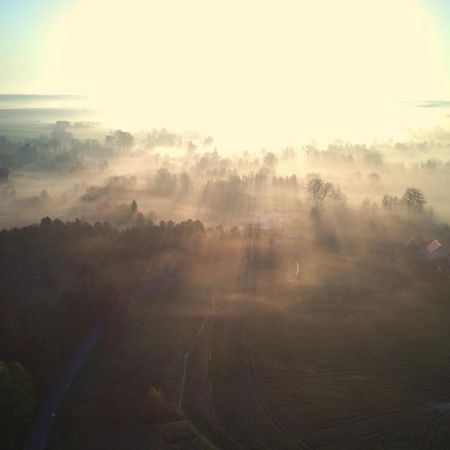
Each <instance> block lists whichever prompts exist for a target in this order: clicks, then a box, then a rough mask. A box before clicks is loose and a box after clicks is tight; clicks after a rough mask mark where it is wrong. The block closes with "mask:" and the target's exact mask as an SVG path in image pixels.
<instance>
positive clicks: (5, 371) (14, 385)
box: [0, 361, 36, 450]
mask: <svg viewBox="0 0 450 450" xmlns="http://www.w3.org/2000/svg"><path fill="white" fill-rule="evenodd" d="M35 409H36V397H35V393H34V388H33V384H32V382H31V378H30V376H29V375H28V373H27V372H26V371H25V369H24V368H23V366H22V365H21V364H19V363H11V364H6V363H5V362H3V361H0V448H2V449H4V450H13V449H15V448H17V444H18V442H19V440H20V439H21V438H22V437H23V435H24V434H25V433H26V431H27V428H28V427H29V426H30V425H31V422H32V420H33V415H34V412H35Z"/></svg>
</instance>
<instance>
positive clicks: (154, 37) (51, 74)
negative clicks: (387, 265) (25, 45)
mask: <svg viewBox="0 0 450 450" xmlns="http://www.w3.org/2000/svg"><path fill="white" fill-rule="evenodd" d="M60 23H61V25H60V26H58V27H57V29H55V30H54V32H53V39H52V41H51V42H49V44H48V48H47V57H46V61H47V64H45V67H46V69H45V71H46V73H45V76H43V77H42V79H46V80H47V82H48V83H49V84H50V85H51V86H52V87H53V89H55V86H56V87H58V88H59V89H61V90H62V91H67V90H69V91H73V90H77V91H81V92H82V93H84V94H89V95H91V96H92V97H93V98H94V99H95V100H96V102H97V104H98V105H99V108H100V109H101V110H102V111H103V112H104V115H105V120H106V121H107V122H108V123H109V124H111V126H119V125H120V126H121V127H128V128H130V129H132V130H138V129H140V128H149V127H153V126H168V127H175V128H179V127H181V128H183V129H186V128H190V129H197V130H202V131H205V132H210V133H214V134H215V135H216V136H217V137H219V138H222V140H223V141H228V142H229V143H230V144H232V142H233V139H235V138H236V137H237V138H238V139H239V142H240V143H241V144H244V145H246V144H248V145H252V144H259V142H256V141H255V136H256V135H258V140H259V141H260V142H261V143H262V142H264V143H265V144H266V145H277V144H280V141H282V142H283V143H289V142H291V143H298V142H299V141H301V140H302V139H306V138H311V137H313V136H314V137H316V138H319V139H328V138H333V137H344V138H349V139H357V140H363V139H368V138H370V137H373V136H378V137H382V136H384V135H388V134H390V135H392V133H393V132H396V131H398V129H400V128H401V127H403V126H410V125H414V123H411V122H414V121H415V117H413V115H412V113H405V110H404V108H403V109H401V108H400V109H401V114H400V109H399V108H398V106H393V105H394V103H395V102H396V101H402V100H421V99H428V98H437V97H438V96H439V95H441V96H442V92H443V90H444V89H443V80H442V79H441V78H440V77H441V74H442V73H443V71H442V68H441V59H442V58H441V55H440V53H439V45H438V44H437V42H436V37H435V36H434V32H433V30H432V27H431V26H430V24H429V22H428V18H427V16H426V14H425V13H424V12H423V10H422V8H421V6H420V3H418V2H416V1H413V0H399V1H395V2H392V1H387V0H381V1H360V0H343V1H340V2H335V1H326V0H321V1H315V2H311V1H293V0H292V1H291V0H284V1H281V2H272V1H246V2H242V1H228V2H218V1H207V0H195V1H189V2H186V1H164V2H163V1H142V0H130V1H128V2H107V1H103V0H101V1H96V2H88V1H81V2H78V3H77V5H76V6H75V7H74V9H73V10H72V11H70V12H69V13H68V15H67V17H64V18H63V20H61V21H60ZM400 117H401V118H400ZM235 140H236V139H235Z"/></svg>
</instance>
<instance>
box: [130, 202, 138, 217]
mask: <svg viewBox="0 0 450 450" xmlns="http://www.w3.org/2000/svg"><path fill="white" fill-rule="evenodd" d="M130 211H131V214H136V213H137V212H138V205H137V203H136V200H133V201H132V202H131V203H130Z"/></svg>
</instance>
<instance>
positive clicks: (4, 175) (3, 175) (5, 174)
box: [0, 167, 10, 182]
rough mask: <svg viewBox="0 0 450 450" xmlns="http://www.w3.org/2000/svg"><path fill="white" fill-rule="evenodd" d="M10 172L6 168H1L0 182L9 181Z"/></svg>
mask: <svg viewBox="0 0 450 450" xmlns="http://www.w3.org/2000/svg"><path fill="white" fill-rule="evenodd" d="M9 173H10V172H9V170H8V169H7V168H6V167H0V182H2V181H8V180H9Z"/></svg>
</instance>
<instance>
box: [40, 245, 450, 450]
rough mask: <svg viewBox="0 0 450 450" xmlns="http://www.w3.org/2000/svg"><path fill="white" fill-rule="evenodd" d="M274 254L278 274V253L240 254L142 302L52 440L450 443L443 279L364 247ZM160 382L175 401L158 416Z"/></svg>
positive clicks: (72, 398) (246, 445) (85, 377)
mask: <svg viewBox="0 0 450 450" xmlns="http://www.w3.org/2000/svg"><path fill="white" fill-rule="evenodd" d="M279 250H280V253H281V254H283V255H284V256H282V257H280V258H279V259H278V262H279V265H278V269H277V270H274V269H273V268H272V266H270V264H272V262H273V260H274V259H273V257H272V256H271V259H270V261H272V262H271V263H270V264H269V266H267V265H264V264H261V265H260V266H258V267H259V268H257V266H256V265H254V263H253V262H252V263H248V264H246V263H245V257H243V258H241V259H239V258H236V259H235V260H234V261H233V264H228V265H227V268H225V267H223V268H222V267H220V265H215V266H211V267H210V269H209V270H210V272H211V274H210V276H209V277H205V272H204V271H199V272H198V273H197V274H195V273H192V276H191V277H190V282H188V283H186V285H185V286H183V287H182V288H181V289H178V290H176V291H175V290H171V289H168V290H167V291H166V292H164V293H158V294H156V295H155V297H153V298H151V299H148V301H142V302H134V303H131V304H130V307H129V310H128V311H127V313H126V314H125V315H124V316H123V317H122V318H121V320H120V321H119V322H118V323H116V324H114V325H112V326H111V329H110V330H109V331H108V332H107V333H106V335H105V336H104V337H103V338H102V339H101V341H100V342H99V345H97V347H96V349H95V351H94V352H93V354H92V355H91V357H90V359H89V361H88V362H87V364H86V366H85V367H84V368H83V370H82V372H81V373H80V375H79V376H78V378H77V380H76V382H75V384H74V386H73V388H72V389H71V391H70V393H69V395H68V397H67V398H66V400H65V401H64V404H63V408H62V411H61V412H60V414H59V415H58V418H57V421H56V426H55V427H54V429H53V432H52V435H51V437H50V440H49V443H48V447H47V448H48V449H49V450H53V449H54V450H57V449H60V448H61V443H66V442H70V445H64V448H67V449H72V448H73V449H81V448H83V449H85V448H86V449H88V448H95V449H103V448H105V449H106V448H121V449H129V448H130V449H131V448H133V449H134V448H163V449H165V448H199V449H200V448H211V446H212V445H215V446H217V447H218V448H223V449H231V450H233V449H309V450H311V449H327V450H328V449H329V450H347V449H352V450H378V449H380V450H381V449H383V450H397V449H447V448H449V442H450V419H449V418H450V366H449V364H448V360H449V357H450V340H449V331H448V330H450V316H449V314H447V311H448V307H449V298H448V295H447V292H448V289H449V287H450V279H449V278H448V276H447V275H445V274H444V275H442V274H439V273H438V272H437V271H436V270H434V269H430V268H426V267H424V266H420V264H419V265H418V264H417V262H415V261H408V260H407V259H405V257H404V256H403V255H402V254H401V253H399V254H396V255H394V254H393V255H391V257H389V258H382V257H380V255H378V254H376V253H373V254H368V253H365V252H359V253H356V252H335V253H332V252H330V253H329V255H328V257H327V258H325V259H324V258H316V259H315V258H306V257H305V258H303V259H302V260H301V264H300V272H299V274H298V276H296V274H295V271H294V270H291V269H292V267H291V266H292V257H291V256H289V257H287V256H286V255H288V254H289V255H292V252H287V251H285V249H282V248H281V249H279ZM258 254H259V255H260V256H261V255H263V254H264V252H263V251H261V252H260V253H258ZM252 261H253V260H252ZM244 272H245V276H243V275H242V273H244ZM250 272H252V273H250ZM200 280H203V281H202V282H200ZM249 280H250V281H249ZM214 286H215V287H216V288H215V289H213V287H214ZM212 297H213V298H214V302H213V306H211V303H212V302H211V298H212ZM207 314H209V318H208V320H207V322H206V323H205V325H204V328H202V331H201V333H200V334H199V335H198V338H197V339H196V340H195V341H194V342H195V344H194V345H193V346H192V349H191V352H190V355H189V360H188V366H187V372H186V385H185V391H184V396H183V403H182V405H183V411H180V410H178V409H177V407H176V405H177V403H178V401H179V395H180V381H181V374H182V369H183V361H184V356H185V352H186V350H187V348H188V347H189V345H190V343H191V342H193V338H194V336H196V333H197V332H198V330H199V328H200V326H201V324H202V323H203V321H204V319H205V317H206V315H207ZM150 387H155V388H157V389H159V390H160V391H161V392H162V395H163V398H164V402H165V404H166V405H167V409H166V410H164V411H165V412H163V413H162V415H161V414H160V415H159V416H158V417H155V415H154V413H153V412H152V411H151V408H150V409H149V407H148V405H147V406H146V401H147V400H146V393H147V391H148V389H149V388H150ZM199 430H200V431H199ZM75 434H76V435H77V436H79V438H77V439H78V440H75V439H73V438H71V436H74V435H75ZM205 436H206V437H205ZM212 443H214V444H212Z"/></svg>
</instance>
